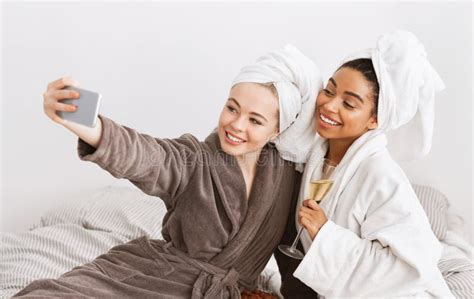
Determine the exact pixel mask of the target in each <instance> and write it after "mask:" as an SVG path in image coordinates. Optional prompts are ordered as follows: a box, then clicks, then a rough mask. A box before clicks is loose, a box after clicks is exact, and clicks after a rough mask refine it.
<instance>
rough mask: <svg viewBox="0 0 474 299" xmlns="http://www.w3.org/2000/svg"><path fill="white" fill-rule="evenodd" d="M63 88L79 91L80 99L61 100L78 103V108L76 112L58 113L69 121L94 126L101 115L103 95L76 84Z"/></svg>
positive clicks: (67, 102) (65, 102) (62, 101)
mask: <svg viewBox="0 0 474 299" xmlns="http://www.w3.org/2000/svg"><path fill="white" fill-rule="evenodd" d="M63 89H67V90H75V91H77V92H79V96H80V97H79V98H78V99H64V100H60V102H61V103H64V104H72V105H76V106H77V109H76V111H74V112H66V111H56V114H57V115H58V116H59V117H61V118H62V119H65V120H67V121H72V122H75V123H78V124H81V125H84V126H88V127H91V128H94V127H95V125H96V123H97V116H98V115H99V106H100V100H101V98H102V95H101V94H100V93H97V92H94V91H90V90H86V89H82V88H78V87H74V86H67V87H65V88H63Z"/></svg>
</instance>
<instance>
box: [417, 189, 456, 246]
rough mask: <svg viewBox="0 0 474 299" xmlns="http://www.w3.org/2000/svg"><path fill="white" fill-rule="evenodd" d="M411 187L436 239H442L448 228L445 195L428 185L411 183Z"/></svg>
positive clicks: (447, 203) (447, 204)
mask: <svg viewBox="0 0 474 299" xmlns="http://www.w3.org/2000/svg"><path fill="white" fill-rule="evenodd" d="M413 189H414V190H415V193H416V195H417V196H418V199H419V200H420V203H421V205H422V206H423V209H424V210H425V213H426V215H427V216H428V220H429V222H430V225H431V229H432V230H433V232H434V234H435V235H436V237H437V238H438V240H440V241H441V240H444V238H445V236H446V231H447V230H448V219H447V213H446V212H447V210H448V207H449V202H448V199H447V197H446V196H445V195H444V194H443V193H441V192H440V191H438V190H436V189H434V188H432V187H428V186H423V185H416V184H413Z"/></svg>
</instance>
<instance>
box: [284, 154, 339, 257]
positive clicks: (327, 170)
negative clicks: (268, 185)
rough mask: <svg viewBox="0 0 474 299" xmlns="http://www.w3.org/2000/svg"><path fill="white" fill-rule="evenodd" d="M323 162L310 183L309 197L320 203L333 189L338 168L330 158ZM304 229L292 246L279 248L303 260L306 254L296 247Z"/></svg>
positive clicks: (290, 255) (300, 231)
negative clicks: (333, 178)
mask: <svg viewBox="0 0 474 299" xmlns="http://www.w3.org/2000/svg"><path fill="white" fill-rule="evenodd" d="M323 163H324V164H323V169H322V171H321V170H320V169H319V168H316V169H315V170H314V172H313V174H312V176H311V180H310V183H309V198H310V199H312V200H314V201H316V203H318V204H319V203H320V202H321V201H322V200H323V198H324V196H326V194H327V193H328V192H329V190H331V187H332V184H333V183H334V181H333V180H332V179H330V177H331V175H332V173H333V171H334V169H336V166H333V165H331V164H330V161H329V159H324V161H323ZM303 229H304V228H303V227H301V228H300V229H299V231H298V234H297V235H296V238H295V240H294V241H293V244H291V246H288V245H279V246H278V249H279V250H280V251H281V252H283V253H284V254H286V255H287V256H289V257H292V258H294V259H298V260H302V259H303V258H304V254H303V253H302V252H301V251H299V250H298V249H296V246H297V245H298V241H299V239H300V236H301V233H302V232H303Z"/></svg>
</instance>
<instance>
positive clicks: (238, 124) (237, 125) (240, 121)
mask: <svg viewBox="0 0 474 299" xmlns="http://www.w3.org/2000/svg"><path fill="white" fill-rule="evenodd" d="M230 126H231V128H232V129H233V130H235V131H236V132H243V131H244V130H245V127H246V122H245V118H244V117H242V116H240V117H237V118H236V119H235V120H234V121H233V122H231V123H230Z"/></svg>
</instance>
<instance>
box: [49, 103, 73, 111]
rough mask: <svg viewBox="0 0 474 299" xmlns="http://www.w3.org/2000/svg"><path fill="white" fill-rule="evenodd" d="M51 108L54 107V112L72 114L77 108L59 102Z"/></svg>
mask: <svg viewBox="0 0 474 299" xmlns="http://www.w3.org/2000/svg"><path fill="white" fill-rule="evenodd" d="M53 107H54V110H56V111H64V112H74V111H76V110H77V107H76V106H74V105H70V104H63V103H59V102H56V103H54V105H53Z"/></svg>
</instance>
